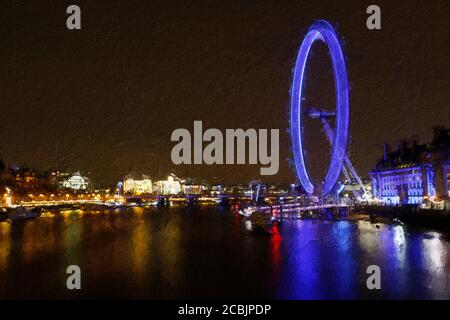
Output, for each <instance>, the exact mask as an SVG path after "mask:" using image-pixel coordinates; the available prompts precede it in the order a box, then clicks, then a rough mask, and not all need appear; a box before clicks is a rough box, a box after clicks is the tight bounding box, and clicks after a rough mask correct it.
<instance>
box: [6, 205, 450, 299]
mask: <svg viewBox="0 0 450 320" xmlns="http://www.w3.org/2000/svg"><path fill="white" fill-rule="evenodd" d="M247 228H248V225H247V224H246V223H245V221H244V220H243V219H242V218H241V217H240V216H238V215H234V214H232V213H231V212H230V211H229V210H227V209H224V208H220V207H201V208H162V209H157V208H147V209H142V208H134V209H124V210H116V211H110V212H101V213H86V212H83V211H62V212H60V213H58V214H56V215H54V216H50V217H41V218H38V219H35V220H28V221H15V222H13V223H8V222H1V223H0V298H2V299H5V298H7V299H9V298H62V299H70V298H86V299H91V298H137V299H172V298H181V299H188V298H230V299H232V298H274V299H373V298H382V299H406V298H412V299H449V298H450V266H449V263H448V262H449V259H450V254H449V252H450V251H449V250H450V244H449V241H448V240H447V238H446V236H445V235H443V234H440V233H437V232H432V231H418V230H414V229H410V228H409V227H402V226H398V225H389V224H380V223H378V224H371V223H370V222H368V221H354V222H353V221H319V220H297V221H285V222H284V224H283V225H282V226H280V227H274V228H273V229H272V231H273V235H272V236H261V235H260V236H255V235H252V234H250V233H249V232H248V231H247ZM73 264H75V265H79V266H80V268H81V270H82V289H81V290H79V291H69V290H68V289H67V288H66V279H67V276H68V275H67V274H66V268H67V266H69V265H73ZM373 264H375V265H378V266H379V267H380V268H381V272H382V278H381V284H382V289H381V290H379V291H370V290H368V289H367V287H366V279H367V277H368V275H367V273H366V269H367V267H368V266H369V265H373Z"/></svg>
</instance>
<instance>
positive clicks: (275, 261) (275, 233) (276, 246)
mask: <svg viewBox="0 0 450 320" xmlns="http://www.w3.org/2000/svg"><path fill="white" fill-rule="evenodd" d="M271 232H272V236H271V237H270V255H271V261H272V266H273V269H274V271H275V272H278V271H279V268H280V261H281V254H280V245H281V241H282V240H283V238H282V237H281V234H280V230H279V228H278V225H276V224H274V225H272V228H271Z"/></svg>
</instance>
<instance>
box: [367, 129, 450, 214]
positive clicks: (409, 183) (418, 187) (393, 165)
mask: <svg viewBox="0 0 450 320" xmlns="http://www.w3.org/2000/svg"><path fill="white" fill-rule="evenodd" d="M449 131H450V130H449V129H444V128H435V133H434V138H433V142H432V143H431V144H429V145H425V144H424V145H419V144H417V142H415V141H413V142H412V143H409V142H407V141H406V140H403V141H402V142H401V143H400V145H399V146H398V148H397V150H396V151H394V152H390V150H389V146H388V145H385V147H384V156H383V159H381V160H380V161H379V162H378V164H377V166H376V168H375V169H374V170H373V171H371V172H370V176H371V181H372V193H373V196H374V197H376V198H378V199H380V200H381V201H382V202H383V203H385V204H388V205H401V204H420V203H423V202H424V200H425V199H430V200H431V201H442V202H447V203H448V201H449V199H450V138H449Z"/></svg>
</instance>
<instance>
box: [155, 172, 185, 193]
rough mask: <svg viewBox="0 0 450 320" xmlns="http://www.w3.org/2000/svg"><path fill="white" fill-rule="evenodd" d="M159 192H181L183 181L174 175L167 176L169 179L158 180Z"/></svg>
mask: <svg viewBox="0 0 450 320" xmlns="http://www.w3.org/2000/svg"><path fill="white" fill-rule="evenodd" d="M156 188H157V192H158V193H159V194H166V195H170V194H179V193H181V183H180V181H178V180H175V179H174V177H173V176H171V175H170V176H169V177H167V180H161V181H157V182H156Z"/></svg>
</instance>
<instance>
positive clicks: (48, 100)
mask: <svg viewBox="0 0 450 320" xmlns="http://www.w3.org/2000/svg"><path fill="white" fill-rule="evenodd" d="M70 4H77V5H79V6H80V7H81V10H82V18H81V20H82V30H80V31H69V30H67V28H66V17H67V15H66V8H67V6H68V5H70ZM370 4H377V5H379V6H380V7H381V11H382V29H381V30H374V31H371V30H368V29H367V28H366V18H367V16H368V15H367V14H366V8H367V6H368V5H370ZM319 18H322V19H327V20H329V21H330V22H331V23H333V25H334V26H335V27H336V29H337V31H338V32H339V34H340V36H341V37H342V44H343V46H344V52H345V54H346V56H347V67H348V74H349V80H350V83H351V93H350V98H351V123H350V132H351V142H350V145H349V150H350V154H351V158H352V160H353V162H354V164H355V166H356V168H357V170H358V171H359V172H360V173H361V175H363V176H367V172H368V171H369V170H370V169H371V168H372V167H373V166H374V165H375V162H376V161H377V160H378V158H379V157H380V156H381V151H382V144H383V143H385V142H388V143H391V144H396V143H397V142H398V141H399V140H400V139H401V138H411V137H417V138H419V140H420V141H422V142H428V141H430V140H431V137H432V126H433V125H446V126H450V111H449V110H450V76H449V75H450V41H449V39H450V2H449V1H448V0H443V1H437V0H436V1H378V0H377V1H331V0H326V1H318V0H315V1H301V0H295V1H289V2H288V1H249V0H246V1H220V0H215V1H212V0H209V1H200V0H194V1H186V0H183V1H178V0H177V1H174V0H164V1H144V0H142V1H113V0H109V1H97V0H96V1H79V0H72V1H61V0H59V1H56V0H55V1H49V0H40V1H20V0H2V1H1V3H0V21H1V27H0V61H1V63H0V74H1V77H0V81H1V83H0V111H1V116H0V158H3V159H4V160H5V162H7V163H8V164H12V163H15V164H25V165H28V166H30V167H33V168H37V169H53V168H59V169H68V170H81V171H83V172H90V173H91V177H92V178H94V179H95V180H97V181H99V182H101V183H108V184H109V183H114V182H116V181H118V180H119V179H120V178H121V177H123V176H124V175H126V174H128V173H136V174H141V173H145V174H148V175H149V176H150V177H151V178H152V179H154V180H158V179H160V178H162V177H164V176H165V175H166V174H167V173H169V172H174V173H176V174H178V175H179V176H181V177H196V178H199V179H207V180H208V181H210V182H214V181H218V182H219V181H221V182H227V183H230V182H247V181H249V180H252V179H256V178H258V177H259V167H260V166H259V165H253V166H246V165H234V166H220V165H214V166H207V165H197V166H194V165H190V166H189V165H188V166H175V165H173V164H172V163H171V160H170V151H171V148H172V147H173V145H174V144H175V143H173V142H171V141H170V135H171V133H172V131H173V130H174V129H176V128H187V129H189V130H190V131H191V132H192V131H193V121H194V120H202V121H203V125H204V127H205V128H211V127H214V128H218V129H221V130H224V129H225V128H244V129H246V128H256V129H258V128H268V129H271V128H279V129H280V149H281V150H280V151H281V153H280V170H279V172H278V174H277V175H275V176H272V177H269V176H265V177H263V179H264V181H268V182H276V183H292V182H294V181H295V177H294V171H293V168H292V167H291V166H290V165H289V159H290V158H291V157H292V155H291V151H290V138H289V133H288V131H287V130H288V126H289V123H288V117H289V116H288V115H289V107H288V106H289V88H290V82H291V72H292V68H293V66H294V61H295V58H296V54H297V51H298V48H299V45H300V43H301V40H302V38H303V36H304V35H305V33H306V31H307V29H308V27H309V25H310V24H311V23H312V22H313V21H314V20H316V19H319ZM330 68H331V63H330V60H329V57H328V54H327V51H326V49H325V46H324V45H321V44H318V45H316V46H315V47H314V48H313V55H312V56H311V59H310V65H309V67H308V70H307V77H308V80H307V88H306V90H307V103H308V105H311V106H317V105H320V106H323V107H325V108H327V109H333V108H334V85H333V79H332V74H331V72H330ZM305 131H306V140H307V143H306V145H307V150H308V167H310V169H311V171H312V176H313V179H319V177H320V175H323V173H322V172H323V171H324V170H325V168H326V167H327V159H328V157H329V155H328V153H329V147H328V145H327V142H326V140H325V136H324V135H323V133H322V132H321V126H320V124H318V123H316V122H314V121H312V120H309V121H307V122H306V128H305ZM213 177H215V179H213Z"/></svg>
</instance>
